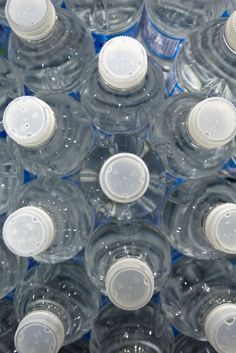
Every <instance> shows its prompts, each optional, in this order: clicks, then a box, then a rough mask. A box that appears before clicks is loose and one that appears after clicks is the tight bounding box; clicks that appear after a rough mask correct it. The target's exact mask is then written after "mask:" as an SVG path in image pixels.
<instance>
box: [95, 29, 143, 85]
mask: <svg viewBox="0 0 236 353" xmlns="http://www.w3.org/2000/svg"><path fill="white" fill-rule="evenodd" d="M98 69H99V73H100V75H101V77H102V79H103V80H104V81H105V83H106V84H107V85H109V86H111V87H112V88H115V89H124V90H126V89H127V90H128V89H131V88H135V87H137V86H138V85H139V84H140V83H141V82H142V81H143V80H144V78H145V76H146V74H147V69H148V61H147V53H146V50H145V49H144V47H143V46H142V44H141V43H140V42H138V41H137V40H136V39H134V38H131V37H126V36H123V37H115V38H113V39H111V40H109V41H108V42H107V43H106V44H105V45H104V46H103V48H102V50H101V52H100V54H99V61H98Z"/></svg>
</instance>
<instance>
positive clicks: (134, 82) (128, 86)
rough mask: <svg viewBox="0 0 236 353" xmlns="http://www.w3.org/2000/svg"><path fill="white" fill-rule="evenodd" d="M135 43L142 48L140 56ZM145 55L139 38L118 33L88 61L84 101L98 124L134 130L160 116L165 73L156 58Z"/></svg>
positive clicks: (112, 129)
mask: <svg viewBox="0 0 236 353" xmlns="http://www.w3.org/2000/svg"><path fill="white" fill-rule="evenodd" d="M135 43H136V44H135ZM133 47H137V48H138V50H139V52H138V53H136V57H135V56H134V54H133V50H134V48H133ZM145 58H146V54H145V49H144V48H143V47H142V46H141V45H138V42H136V41H135V40H134V39H131V38H128V37H118V38H114V39H112V40H110V41H109V42H107V43H106V45H105V46H104V47H103V49H102V51H101V53H100V55H99V57H95V58H94V59H93V60H92V61H91V62H90V63H89V64H88V65H87V67H86V68H85V71H84V73H83V75H82V78H81V80H82V81H83V86H82V89H81V102H82V105H83V107H84V109H85V111H86V112H87V114H88V115H89V117H90V118H91V119H92V121H93V123H94V124H95V125H96V126H97V127H98V128H100V129H102V130H105V131H108V132H114V133H118V132H119V133H122V132H133V131H135V130H140V129H142V128H144V127H145V126H147V125H148V124H149V123H150V122H151V121H152V120H154V119H155V118H156V107H157V106H159V105H160V104H161V103H162V101H163V99H164V77H163V73H162V71H161V68H160V67H159V66H158V65H157V64H155V62H154V61H153V59H151V58H150V57H148V58H147V59H145ZM118 59H119V60H118ZM104 61H105V63H104ZM147 65H148V67H147ZM114 68H115V69H114ZM127 72H129V74H128V75H127ZM145 72H146V74H145ZM132 87H133V88H132Z"/></svg>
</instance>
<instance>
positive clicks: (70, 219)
mask: <svg viewBox="0 0 236 353" xmlns="http://www.w3.org/2000/svg"><path fill="white" fill-rule="evenodd" d="M8 214H9V216H8V218H7V220H6V221H5V224H4V227H3V240H4V242H5V244H6V246H7V247H8V248H9V250H10V251H12V252H13V253H14V254H16V255H18V256H25V257H29V256H32V257H34V258H35V259H36V260H37V261H38V262H48V263H57V262H63V261H65V260H67V259H69V258H71V257H73V256H75V255H76V254H77V253H78V252H79V251H80V250H81V249H82V248H83V247H84V246H85V244H86V242H87V238H88V236H89V234H90V232H91V231H92V229H93V225H94V214H93V211H92V209H91V208H90V207H89V205H88V203H87V201H86V200H85V199H84V197H83V195H82V193H81V191H80V190H79V189H78V187H77V186H76V185H74V184H73V183H72V182H69V181H68V180H61V179H56V178H38V179H36V180H34V181H31V182H29V183H27V184H25V185H23V186H21V187H19V188H17V189H16V191H15V194H14V195H13V196H12V199H11V201H10V203H9V207H8Z"/></svg>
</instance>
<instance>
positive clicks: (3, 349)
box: [0, 299, 17, 353]
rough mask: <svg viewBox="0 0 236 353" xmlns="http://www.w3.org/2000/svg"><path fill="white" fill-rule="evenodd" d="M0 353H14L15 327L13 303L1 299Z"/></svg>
mask: <svg viewBox="0 0 236 353" xmlns="http://www.w3.org/2000/svg"><path fill="white" fill-rule="evenodd" d="M0 318H1V320H0V353H13V352H14V349H15V347H14V332H15V330H16V327H17V322H16V317H15V313H14V308H13V303H12V301H10V300H8V299H2V300H1V305H0Z"/></svg>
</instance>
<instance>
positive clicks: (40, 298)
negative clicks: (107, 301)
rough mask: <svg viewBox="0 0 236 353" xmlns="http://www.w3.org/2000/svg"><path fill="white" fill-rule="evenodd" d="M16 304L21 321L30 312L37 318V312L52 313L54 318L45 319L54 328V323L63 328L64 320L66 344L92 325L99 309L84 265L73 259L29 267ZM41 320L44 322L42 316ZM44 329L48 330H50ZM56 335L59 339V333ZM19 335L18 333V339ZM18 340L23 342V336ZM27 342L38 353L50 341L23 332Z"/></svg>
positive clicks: (18, 291) (49, 315)
mask: <svg viewBox="0 0 236 353" xmlns="http://www.w3.org/2000/svg"><path fill="white" fill-rule="evenodd" d="M14 306H15V312H16V316H17V319H18V321H19V322H20V325H23V324H24V322H25V321H24V320H26V318H27V315H33V314H34V315H36V316H34V320H39V316H37V314H39V315H44V316H45V317H46V316H47V317H51V318H52V317H53V318H54V321H49V322H48V323H47V321H46V322H45V324H46V326H47V325H51V326H50V328H49V329H50V330H52V329H53V330H54V329H55V323H57V324H59V323H60V324H59V325H60V330H61V324H62V327H63V330H64V332H65V339H64V342H63V345H67V344H70V343H72V342H75V341H77V340H78V339H79V338H80V337H81V336H82V335H84V334H85V333H86V332H87V331H89V329H90V328H91V325H92V322H93V321H94V319H95V317H96V316H97V313H98V294H97V292H96V290H95V288H94V287H93V286H92V284H91V283H90V281H89V279H88V277H87V275H86V273H85V270H84V268H83V267H82V266H81V265H79V264H75V263H73V262H65V263H63V264H60V265H42V264H41V265H39V266H37V267H35V268H32V269H31V270H30V271H28V273H27V275H26V276H25V278H24V280H23V281H22V282H21V285H20V286H18V288H17V290H16V293H15V297H14ZM35 317H36V319H35ZM39 321H40V320H39ZM41 323H42V325H44V323H43V320H41ZM21 327H22V326H18V328H21ZM42 327H43V326H42ZM57 327H58V328H59V326H57ZM30 329H31V330H34V325H31V324H30V323H28V330H30ZM45 332H46V333H48V334H49V331H45ZM54 337H55V338H56V340H59V336H58V337H57V336H56V335H54ZM17 338H18V335H17V334H16V335H15V339H17ZM57 342H58V341H57ZM18 343H19V344H21V343H22V342H21V340H20V337H19V341H18ZM28 344H31V346H30V347H31V351H32V350H33V349H35V352H37V353H39V352H41V350H40V348H39V347H40V344H47V341H46V340H45V341H41V342H40V341H37V340H33V341H32V339H31V336H24V345H25V347H27V346H28ZM28 349H29V348H28ZM54 349H55V348H54ZM27 352H28V350H27V351H26V353H27ZM53 352H54V350H53ZM55 352H56V351H55ZM22 353H24V352H23V351H22Z"/></svg>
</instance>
